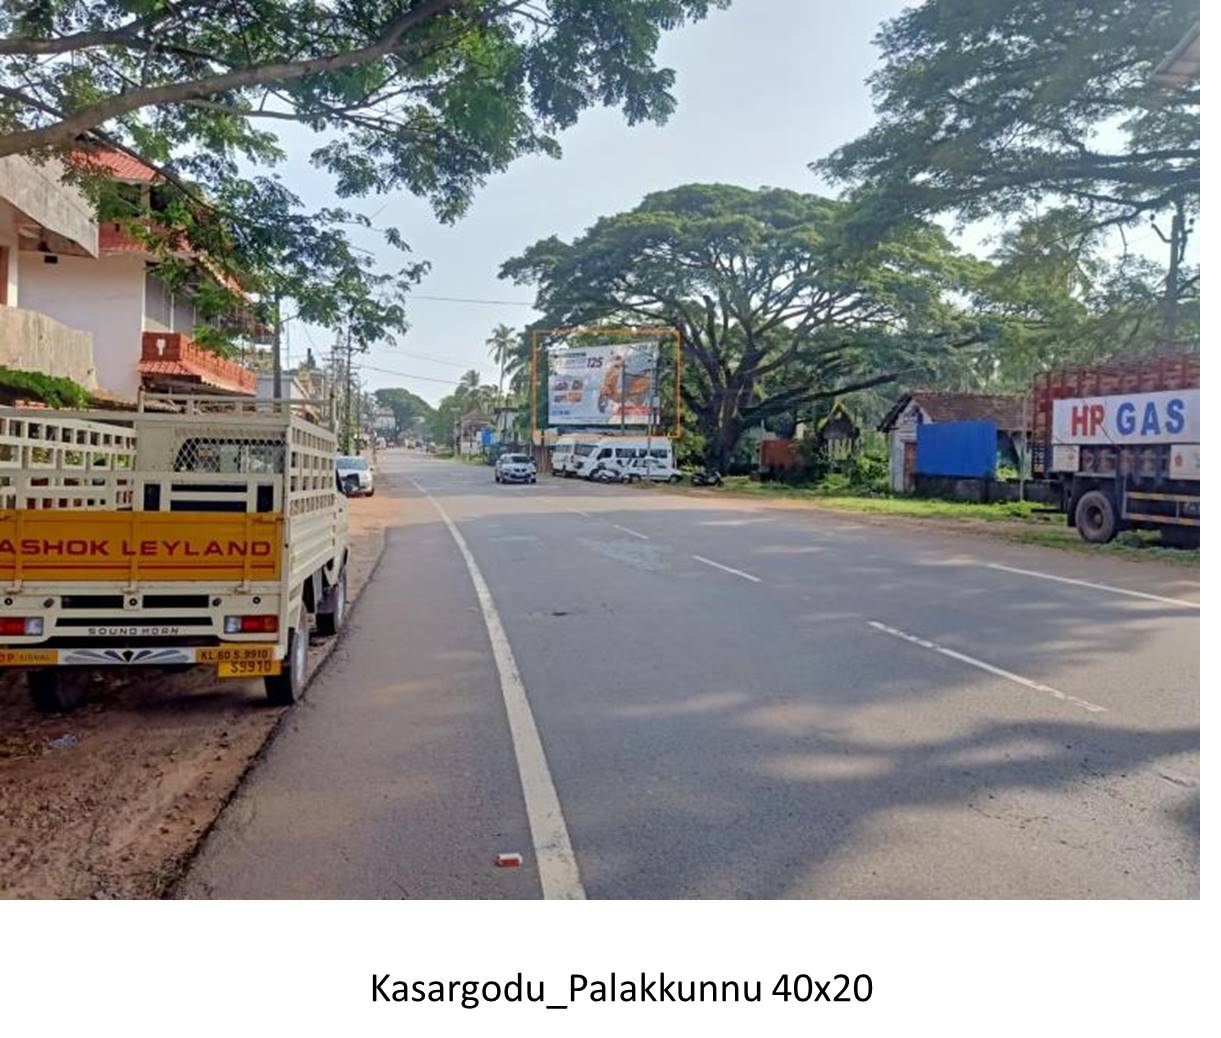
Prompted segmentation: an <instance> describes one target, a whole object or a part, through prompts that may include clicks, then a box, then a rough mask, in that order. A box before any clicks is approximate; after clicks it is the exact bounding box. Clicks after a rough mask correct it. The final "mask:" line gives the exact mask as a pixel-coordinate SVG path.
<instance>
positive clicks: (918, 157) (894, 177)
mask: <svg viewBox="0 0 1221 1038" xmlns="http://www.w3.org/2000/svg"><path fill="white" fill-rule="evenodd" d="M1198 19H1199V3H1198V0H1073V2H1071V3H1067V2H1065V0H928V2H926V3H923V4H920V5H919V6H915V7H912V8H910V9H908V10H906V11H904V12H903V13H902V14H901V15H900V16H899V17H897V18H895V19H893V20H891V21H889V22H887V23H886V24H885V25H884V26H883V28H882V31H881V33H880V35H879V36H878V40H877V42H878V44H879V46H880V47H881V49H882V57H883V65H882V67H881V68H880V69H879V70H878V71H877V72H875V73H873V75H872V76H871V77H870V79H869V82H870V84H871V86H872V88H873V94H874V104H875V108H876V110H877V112H878V122H877V124H876V125H875V126H874V127H873V129H871V130H870V131H869V132H868V133H866V134H865V135H864V136H862V137H860V138H859V139H857V140H855V141H853V142H851V143H850V144H847V145H845V146H844V147H842V148H840V149H839V150H838V151H836V152H834V153H833V154H832V155H831V156H830V157H828V158H827V159H824V160H822V161H820V162H818V163H816V164H815V166H816V168H817V169H819V170H820V171H821V172H823V173H825V174H828V175H829V176H831V177H832V178H833V179H836V180H840V181H846V182H849V183H853V184H859V185H864V186H866V187H867V188H869V189H871V196H872V198H873V199H874V201H875V202H877V203H878V204H879V205H881V206H883V207H884V208H885V210H886V211H887V212H888V213H890V214H898V215H906V214H909V213H912V212H940V211H952V212H956V213H958V214H959V215H960V216H961V217H963V218H965V219H976V218H979V217H985V216H989V215H992V214H994V213H998V212H1000V213H1011V212H1014V211H1017V210H1020V209H1022V208H1024V207H1025V206H1026V205H1027V204H1028V203H1030V202H1031V201H1032V200H1037V199H1040V198H1042V197H1044V196H1047V195H1049V194H1050V195H1059V196H1062V197H1063V198H1066V199H1071V200H1072V201H1073V202H1074V203H1075V204H1076V205H1077V206H1078V207H1079V208H1082V209H1083V210H1085V211H1087V212H1088V213H1089V214H1091V216H1092V218H1093V222H1095V223H1100V222H1108V221H1110V222H1124V221H1130V220H1131V219H1133V218H1135V217H1138V216H1140V215H1141V214H1156V213H1159V212H1162V211H1166V210H1170V209H1172V208H1174V207H1175V206H1176V205H1183V206H1187V207H1188V208H1190V207H1192V206H1194V205H1195V204H1196V202H1197V201H1198V198H1199V190H1200V148H1199V133H1200V127H1199V103H1200V90H1199V83H1198V82H1196V83H1186V84H1182V85H1179V86H1176V87H1168V86H1163V85H1160V84H1158V83H1157V82H1155V81H1154V78H1153V72H1154V69H1155V67H1156V65H1157V63H1158V62H1159V60H1160V59H1161V58H1162V57H1163V56H1164V55H1165V54H1166V52H1167V51H1169V50H1170V49H1171V48H1172V47H1174V46H1175V44H1176V43H1178V41H1179V40H1180V38H1181V37H1182V36H1183V34H1184V33H1185V32H1186V31H1187V30H1188V29H1189V28H1190V27H1191V26H1192V24H1193V22H1195V21H1197V20H1198Z"/></svg>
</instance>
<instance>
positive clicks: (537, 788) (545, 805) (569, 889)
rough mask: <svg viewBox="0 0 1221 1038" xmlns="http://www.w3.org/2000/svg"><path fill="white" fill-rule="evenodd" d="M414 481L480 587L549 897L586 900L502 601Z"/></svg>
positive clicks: (545, 894)
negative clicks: (502, 613)
mask: <svg viewBox="0 0 1221 1038" xmlns="http://www.w3.org/2000/svg"><path fill="white" fill-rule="evenodd" d="M408 478H410V477H408ZM411 482H413V483H415V485H416V487H417V488H418V489H420V490H423V493H424V496H425V497H427V498H428V500H429V501H430V502H432V506H433V508H435V509H436V510H437V514H438V515H439V516H440V517H441V520H442V521H443V522H444V523H445V525H446V527H447V528H448V529H449V533H450V536H451V537H453V539H454V543H455V544H456V545H457V546H458V551H459V553H461V555H462V559H463V561H464V562H465V563H466V569H467V572H468V573H469V574H470V577H471V583H472V584H474V585H475V596H476V597H477V598H478V599H479V608H480V610H481V611H482V613H483V622H484V625H485V626H486V627H487V630H488V638H489V640H490V641H491V643H492V656H493V658H494V659H495V660H496V670H497V672H498V673H499V675H500V692H501V695H502V696H504V703H505V712H506V713H507V714H508V715H509V733H510V735H511V736H512V738H513V753H514V754H515V756H516V757H517V773H518V775H519V776H520V777H521V789H522V795H523V796H524V798H525V801H526V817H527V818H528V819H529V822H530V838H531V839H532V840H533V842H534V857H535V860H536V861H537V862H538V878H539V880H540V882H541V883H542V885H543V897H545V898H555V899H562V900H570V901H574V900H576V901H579V900H584V898H585V887H584V886H583V885H582V884H581V873H580V871H579V870H578V868H577V859H576V855H575V854H574V853H573V851H572V840H571V839H569V836H568V824H567V822H565V821H564V811H563V808H561V807H560V798H559V794H557V793H556V791H555V783H554V782H553V781H552V779H551V769H550V768H549V767H548V766H547V755H546V753H544V752H543V742H542V740H541V739H540V738H539V735H538V727H537V726H536V725H535V723H534V714H533V712H532V711H531V710H530V700H529V699H528V698H527V696H526V686H525V684H524V683H523V682H522V679H521V672H520V671H519V670H518V669H517V660H516V659H515V658H514V656H513V649H512V646H510V644H509V637H508V635H507V634H505V629H504V624H502V623H501V622H500V614H499V613H498V612H497V611H496V603H495V602H494V601H493V600H492V592H491V591H490V590H489V589H488V585H487V581H485V580H484V579H483V574H482V573H481V572H480V571H479V566H478V565H477V564H476V562H475V557H474V556H473V555H472V554H471V550H470V548H468V547H467V545H466V540H465V538H463V536H462V534H461V533H459V532H458V527H457V526H455V525H454V522H453V520H452V519H450V517H449V514H448V513H447V512H446V511H445V509H444V508H442V507H441V503H440V502H439V501H438V500H437V499H436V498H435V497H433V496H432V494H430V493H428V491H427V490H424V489H423V487H421V486H420V484H419V483H416V482H415V480H414V479H413V480H411Z"/></svg>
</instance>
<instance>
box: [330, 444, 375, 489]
mask: <svg viewBox="0 0 1221 1038" xmlns="http://www.w3.org/2000/svg"><path fill="white" fill-rule="evenodd" d="M335 473H336V475H337V476H338V477H339V487H340V489H341V490H343V492H344V493H345V494H347V495H348V497H359V496H364V497H372V496H373V470H372V469H371V468H370V467H369V462H368V461H366V460H365V459H364V458H357V457H354V456H352V455H347V454H341V455H340V456H339V457H338V458H336V459H335Z"/></svg>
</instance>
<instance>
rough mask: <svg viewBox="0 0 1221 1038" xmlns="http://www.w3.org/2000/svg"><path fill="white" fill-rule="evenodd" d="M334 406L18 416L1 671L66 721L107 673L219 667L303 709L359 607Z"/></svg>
mask: <svg viewBox="0 0 1221 1038" xmlns="http://www.w3.org/2000/svg"><path fill="white" fill-rule="evenodd" d="M335 456H336V438H335V433H334V431H333V430H332V428H331V425H330V422H329V418H328V414H327V405H325V404H320V403H318V402H311V401H303V400H292V401H289V400H253V399H249V398H234V397H212V396H175V395H173V394H159V395H154V394H144V395H142V397H141V398H140V401H139V403H138V405H137V408H136V410H132V411H60V410H53V409H41V408H37V409H35V408H14V407H0V582H2V583H3V588H2V595H0V666H5V667H17V668H22V669H24V670H25V671H26V681H27V684H28V688H29V692H30V695H31V697H32V698H33V701H34V704H35V706H36V707H38V708H39V709H41V710H44V711H55V712H59V711H66V710H71V709H73V708H75V707H76V706H79V705H80V703H81V702H82V701H83V699H84V695H85V688H84V686H85V683H86V679H87V678H88V676H89V674H90V673H91V672H93V671H94V670H95V669H96V668H100V667H105V668H135V667H155V668H163V669H166V670H169V671H174V670H180V669H184V668H188V667H201V666H202V667H212V668H215V670H216V673H217V675H218V676H219V677H222V678H262V680H263V684H264V690H265V693H266V697H267V700H268V701H269V702H270V703H272V704H275V705H284V706H286V705H290V704H292V703H294V702H296V701H297V700H298V699H299V698H300V696H301V694H302V692H303V691H304V687H305V678H306V669H307V653H308V647H309V638H310V633H311V629H315V628H316V630H317V632H318V633H319V634H320V635H322V636H331V635H334V634H336V633H337V632H338V631H339V629H340V628H341V626H342V624H343V622H344V618H345V615H346V612H347V562H348V535H347V501H346V498H345V496H344V495H343V493H342V492H341V490H340V488H339V486H338V481H337V478H336V474H335Z"/></svg>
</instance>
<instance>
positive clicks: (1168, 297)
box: [1149, 195, 1190, 346]
mask: <svg viewBox="0 0 1221 1038" xmlns="http://www.w3.org/2000/svg"><path fill="white" fill-rule="evenodd" d="M1149 223H1150V224H1151V225H1152V227H1153V230H1154V231H1156V232H1157V236H1158V237H1159V238H1161V239H1162V241H1163V242H1164V243H1165V244H1166V245H1169V246H1170V263H1169V266H1168V267H1167V269H1166V294H1165V296H1164V297H1163V299H1162V340H1163V345H1166V346H1172V345H1173V344H1174V343H1175V341H1176V340H1177V338H1178V333H1179V271H1180V269H1181V267H1182V264H1183V256H1184V255H1185V254H1186V252H1187V236H1188V234H1189V233H1190V228H1189V227H1188V224H1187V213H1186V206H1185V205H1184V204H1183V196H1182V195H1179V196H1178V197H1177V198H1175V200H1174V215H1173V216H1172V217H1171V218H1170V235H1169V236H1167V235H1165V234H1163V233H1162V229H1161V228H1160V227H1158V225H1157V224H1156V223H1154V222H1153V220H1152V219H1150V221H1149Z"/></svg>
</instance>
